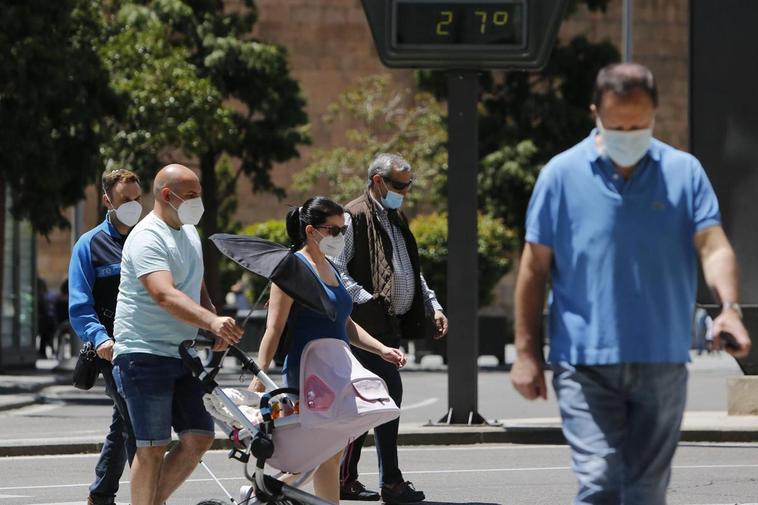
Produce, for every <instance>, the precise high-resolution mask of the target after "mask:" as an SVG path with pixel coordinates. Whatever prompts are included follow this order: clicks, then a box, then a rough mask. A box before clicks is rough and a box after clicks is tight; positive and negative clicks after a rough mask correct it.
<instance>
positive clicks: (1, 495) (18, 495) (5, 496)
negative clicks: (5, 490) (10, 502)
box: [0, 494, 31, 500]
mask: <svg viewBox="0 0 758 505" xmlns="http://www.w3.org/2000/svg"><path fill="white" fill-rule="evenodd" d="M9 498H31V496H29V495H25V494H0V500H7V499H9Z"/></svg>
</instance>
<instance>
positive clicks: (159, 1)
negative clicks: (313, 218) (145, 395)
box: [103, 0, 309, 304]
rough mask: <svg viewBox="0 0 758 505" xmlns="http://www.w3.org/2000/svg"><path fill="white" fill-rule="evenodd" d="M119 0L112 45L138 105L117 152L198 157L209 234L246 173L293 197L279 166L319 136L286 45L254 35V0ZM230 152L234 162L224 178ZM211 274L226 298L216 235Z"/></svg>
mask: <svg viewBox="0 0 758 505" xmlns="http://www.w3.org/2000/svg"><path fill="white" fill-rule="evenodd" d="M226 4H227V3H225V2H222V1H221V0H204V1H189V0H187V1H182V0H152V1H146V0H144V1H126V0H120V1H119V0H115V1H112V2H108V3H105V4H104V5H106V6H109V7H110V10H111V12H110V14H109V15H108V16H107V18H108V20H109V22H110V29H111V31H110V37H109V39H108V41H107V42H106V43H105V45H104V48H103V54H104V57H105V59H106V61H108V65H109V68H111V70H112V71H113V72H114V74H115V75H116V77H115V78H114V81H113V82H114V88H115V89H116V90H118V91H120V92H121V93H122V94H123V95H124V96H125V97H126V101H127V103H128V104H129V105H128V111H129V114H128V119H127V121H126V122H123V123H117V124H114V125H113V126H114V131H115V134H114V135H113V139H114V140H113V142H112V143H111V145H109V146H108V148H107V152H108V154H109V156H110V158H111V160H112V163H113V164H124V165H127V166H132V167H133V168H136V169H137V170H139V171H140V172H141V173H142V174H143V175H147V176H148V177H149V176H151V175H152V174H153V173H154V171H155V169H156V168H158V167H159V165H160V163H156V158H158V159H159V160H160V162H161V163H162V162H166V161H172V160H173V159H174V157H175V156H176V155H177V154H178V155H181V156H183V157H185V158H189V159H192V160H196V162H197V165H198V166H199V169H200V174H201V175H200V178H201V184H202V187H203V193H204V194H203V201H204V204H205V208H206V211H205V214H204V215H203V220H202V222H201V227H202V230H203V233H204V234H205V235H206V236H210V235H212V234H214V233H217V232H219V231H231V230H229V229H225V228H222V223H220V221H219V216H220V215H221V213H220V211H221V210H222V207H223V205H224V201H225V199H226V198H227V196H229V195H230V194H232V193H233V188H235V187H236V182H237V180H238V179H239V177H240V176H243V175H244V176H247V177H249V178H250V180H251V183H252V187H253V190H254V191H260V190H263V191H271V192H274V193H275V194H277V195H280V196H283V195H284V190H283V189H282V188H279V187H277V186H276V185H274V183H273V181H272V179H271V176H270V171H271V168H272V166H273V164H274V163H278V162H283V161H287V160H289V159H291V158H293V157H296V156H298V150H297V149H298V146H299V145H301V144H304V143H307V142H308V140H309V138H308V135H307V131H306V130H305V125H306V123H307V116H306V114H305V111H304V107H305V102H304V100H303V97H302V95H301V93H300V87H299V85H298V83H297V82H296V81H295V80H294V79H292V78H291V76H290V73H289V68H288V64H287V55H286V51H285V50H284V48H282V47H280V46H277V45H274V44H270V43H266V42H262V41H258V40H255V39H254V38H252V37H251V36H250V35H249V34H250V32H251V30H252V28H253V25H254V23H255V20H256V9H255V6H254V3H253V1H252V0H242V1H240V2H236V3H235V4H234V5H233V6H229V5H226ZM224 155H227V156H229V157H231V158H232V159H234V161H235V163H234V164H233V166H234V169H233V171H232V172H231V173H227V175H226V176H225V179H223V180H219V171H218V162H219V160H220V159H221V157H222V156H224ZM204 253H205V258H206V282H207V284H208V287H209V290H210V292H211V296H212V297H213V299H214V300H215V301H216V302H217V304H220V302H221V300H222V292H221V285H220V277H219V261H220V255H219V253H218V251H217V250H216V249H215V247H213V246H212V245H209V244H207V243H206V247H205V250H204Z"/></svg>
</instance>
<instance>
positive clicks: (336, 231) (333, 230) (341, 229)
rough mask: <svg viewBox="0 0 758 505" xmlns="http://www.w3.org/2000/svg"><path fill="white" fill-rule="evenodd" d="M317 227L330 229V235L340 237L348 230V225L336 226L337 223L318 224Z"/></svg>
mask: <svg viewBox="0 0 758 505" xmlns="http://www.w3.org/2000/svg"><path fill="white" fill-rule="evenodd" d="M316 228H321V229H324V230H329V235H331V236H332V237H339V236H340V234H342V235H344V234H345V233H346V232H347V226H335V225H328V224H325V225H321V226H316Z"/></svg>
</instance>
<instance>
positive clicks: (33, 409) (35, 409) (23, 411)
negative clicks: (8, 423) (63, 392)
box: [0, 405, 61, 417]
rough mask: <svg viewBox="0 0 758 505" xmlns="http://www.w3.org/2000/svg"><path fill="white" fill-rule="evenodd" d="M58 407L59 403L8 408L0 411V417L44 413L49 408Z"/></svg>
mask: <svg viewBox="0 0 758 505" xmlns="http://www.w3.org/2000/svg"><path fill="white" fill-rule="evenodd" d="M59 408H61V405H30V406H28V407H22V408H20V409H15V410H8V411H6V412H3V413H0V417H18V416H28V415H32V414H44V413H45V412H50V411H51V410H55V409H59Z"/></svg>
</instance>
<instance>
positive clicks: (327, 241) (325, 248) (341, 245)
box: [316, 230, 345, 258]
mask: <svg viewBox="0 0 758 505" xmlns="http://www.w3.org/2000/svg"><path fill="white" fill-rule="evenodd" d="M316 231H317V232H318V234H319V235H321V237H322V239H321V242H319V243H318V248H319V249H320V250H321V252H322V253H324V254H325V255H326V256H331V257H332V258H336V257H337V256H339V255H340V254H342V251H344V250H345V235H344V234H343V233H340V234H339V235H337V236H336V237H335V236H334V235H324V234H323V233H321V232H320V231H318V230H316Z"/></svg>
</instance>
